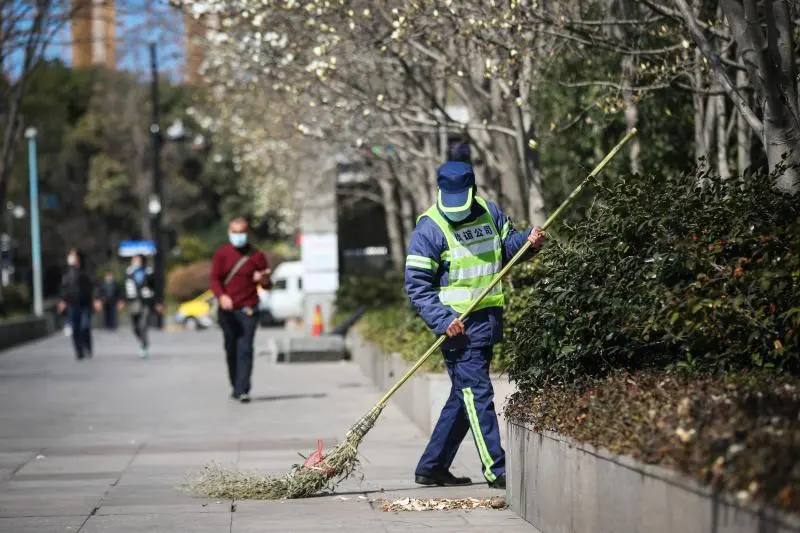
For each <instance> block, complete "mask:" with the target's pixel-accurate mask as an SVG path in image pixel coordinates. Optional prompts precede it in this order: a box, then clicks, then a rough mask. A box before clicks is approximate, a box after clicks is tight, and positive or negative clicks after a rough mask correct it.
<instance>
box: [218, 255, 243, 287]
mask: <svg viewBox="0 0 800 533" xmlns="http://www.w3.org/2000/svg"><path fill="white" fill-rule="evenodd" d="M248 259H250V254H247V255H243V256H242V257H240V258H239V260H238V261H236V264H235V265H233V268H232V269H231V270H230V272H228V275H227V276H225V280H224V281H223V282H222V286H223V287H224V286H226V285H227V284H228V283H230V281H231V280H232V279H233V276H235V275H236V273H237V272H239V271H240V270H241V269H242V267H243V266H244V264H245V263H247V260H248Z"/></svg>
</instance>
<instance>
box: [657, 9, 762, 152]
mask: <svg viewBox="0 0 800 533" xmlns="http://www.w3.org/2000/svg"><path fill="white" fill-rule="evenodd" d="M673 1H674V2H675V4H676V5H677V6H678V10H679V11H680V13H682V14H683V19H684V22H685V24H686V27H687V28H688V29H689V33H690V34H691V35H692V38H693V39H694V41H695V43H696V44H697V46H698V47H699V48H700V51H702V52H703V55H704V56H705V57H706V59H708V60H709V62H710V63H711V71H712V72H713V73H714V77H715V78H716V79H717V81H718V82H719V83H720V85H722V87H723V88H724V89H725V92H727V93H728V97H729V98H730V99H731V100H732V101H733V103H734V105H735V106H736V109H738V110H739V112H740V113H741V114H742V116H743V117H744V118H745V120H747V123H748V124H749V125H750V127H751V128H753V130H754V131H757V132H758V134H759V136H762V135H763V131H764V124H763V123H762V122H761V119H759V118H758V116H756V114H755V112H754V111H753V109H752V108H751V107H750V105H749V104H748V103H747V101H746V100H745V98H744V96H742V94H741V93H740V92H739V91H738V90H737V88H736V87H735V85H734V83H733V82H732V81H731V79H730V76H728V73H727V72H726V71H725V69H724V68H722V64H721V61H720V58H719V56H718V55H717V54H716V53H715V52H714V50H713V48H712V47H711V43H709V42H708V39H706V36H705V35H704V34H703V30H702V29H701V27H700V25H699V24H698V22H697V19H696V18H695V16H694V15H693V14H692V11H691V9H690V8H689V6H688V4H687V3H686V0H673ZM723 1H725V0H723Z"/></svg>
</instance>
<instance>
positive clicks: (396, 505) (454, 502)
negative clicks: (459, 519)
mask: <svg viewBox="0 0 800 533" xmlns="http://www.w3.org/2000/svg"><path fill="white" fill-rule="evenodd" d="M505 507H506V502H505V499H504V498H481V499H478V498H458V499H448V498H430V499H426V498H420V499H417V498H401V499H398V500H392V501H383V502H382V503H381V509H382V510H383V512H385V513H397V512H400V511H453V510H458V509H466V510H472V509H504V508H505Z"/></svg>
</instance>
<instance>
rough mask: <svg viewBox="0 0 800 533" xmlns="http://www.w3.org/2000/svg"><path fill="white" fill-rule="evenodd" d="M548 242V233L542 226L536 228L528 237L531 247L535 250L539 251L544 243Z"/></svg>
mask: <svg viewBox="0 0 800 533" xmlns="http://www.w3.org/2000/svg"><path fill="white" fill-rule="evenodd" d="M545 240H547V233H545V232H544V230H543V229H542V228H541V227H540V226H536V227H535V228H533V229H532V230H531V234H530V235H528V241H529V242H530V243H531V247H533V249H534V250H538V249H539V248H541V247H542V244H544V241H545Z"/></svg>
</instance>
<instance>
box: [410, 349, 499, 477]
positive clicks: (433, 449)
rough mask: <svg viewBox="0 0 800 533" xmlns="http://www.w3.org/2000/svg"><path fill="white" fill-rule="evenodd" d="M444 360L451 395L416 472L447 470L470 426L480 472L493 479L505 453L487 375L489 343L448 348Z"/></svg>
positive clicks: (492, 390)
mask: <svg viewBox="0 0 800 533" xmlns="http://www.w3.org/2000/svg"><path fill="white" fill-rule="evenodd" d="M444 360H445V364H446V365H447V373H448V374H449V375H450V381H451V383H452V386H451V388H450V396H449V397H448V398H447V402H445V404H444V407H443V408H442V414H441V415H439V421H438V422H437V423H436V427H435V428H434V429H433V434H432V435H431V440H430V442H428V446H427V447H426V448H425V452H424V453H423V454H422V458H420V460H419V463H418V464H417V470H416V474H417V475H422V476H430V475H432V474H436V473H439V472H443V471H445V470H449V469H450V466H451V465H452V464H453V460H454V459H455V457H456V452H458V447H459V445H460V444H461V441H462V440H464V437H465V436H466V434H467V431H468V430H470V431H471V432H472V437H473V440H474V441H475V447H476V448H477V449H478V457H479V458H480V460H481V464H482V465H483V475H484V477H485V478H486V480H487V481H489V482H492V481H494V480H495V479H497V478H498V477H499V476H503V475H505V472H506V456H505V452H504V451H503V447H502V446H501V444H500V426H499V424H498V422H497V413H496V412H495V408H494V389H493V388H492V381H491V379H490V377H489V364H490V362H491V360H492V347H491V346H486V347H478V348H466V349H463V350H447V351H444Z"/></svg>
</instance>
